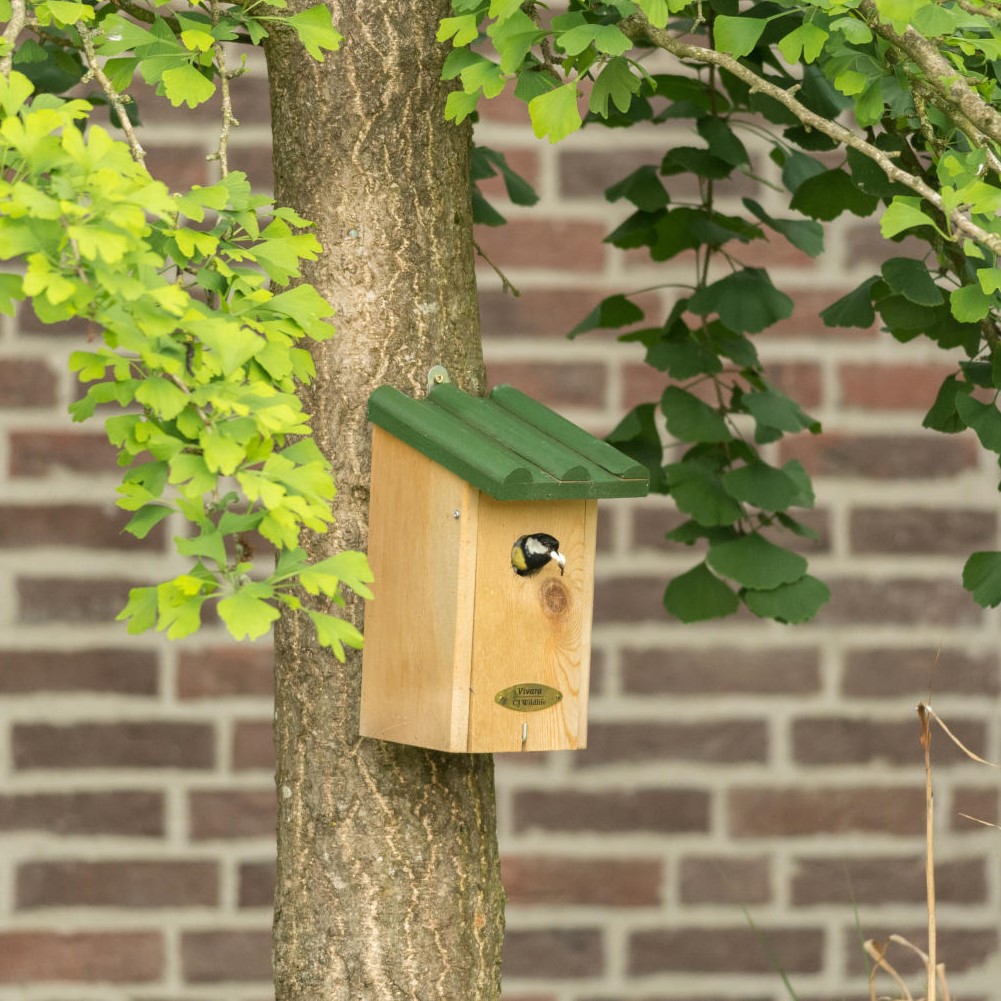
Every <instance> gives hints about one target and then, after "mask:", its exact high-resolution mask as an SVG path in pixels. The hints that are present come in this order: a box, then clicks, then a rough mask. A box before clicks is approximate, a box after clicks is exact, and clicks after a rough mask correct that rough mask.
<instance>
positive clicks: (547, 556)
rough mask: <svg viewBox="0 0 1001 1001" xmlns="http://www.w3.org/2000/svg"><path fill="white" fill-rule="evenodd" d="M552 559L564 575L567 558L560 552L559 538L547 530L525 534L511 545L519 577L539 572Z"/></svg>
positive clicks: (512, 563)
mask: <svg viewBox="0 0 1001 1001" xmlns="http://www.w3.org/2000/svg"><path fill="white" fill-rule="evenodd" d="M550 560H552V561H553V562H554V563H556V564H557V565H558V566H559V568H560V576H562V575H563V571H564V569H565V568H566V565H567V558H566V557H565V556H564V555H563V554H562V553H561V552H560V542H559V539H554V538H553V537H552V536H551V535H547V534H546V533H545V532H535V533H534V534H532V535H523V536H522V537H521V538H520V539H518V540H517V541H516V542H515V544H514V545H513V546H512V547H511V566H513V567H514V572H515V573H516V574H517V575H518V576H519V577H529V576H531V575H532V574H534V573H538V571H540V570H541V569H542V568H543V567H544V566H545V565H546V564H547V563H548V562H549V561H550Z"/></svg>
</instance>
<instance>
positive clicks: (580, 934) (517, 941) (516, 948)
mask: <svg viewBox="0 0 1001 1001" xmlns="http://www.w3.org/2000/svg"><path fill="white" fill-rule="evenodd" d="M604 969H605V943H604V936H603V935H602V933H601V931H600V930H599V929H597V928H541V929H533V930H532V931H509V932H508V933H507V934H506V935H505V936H504V978H505V979H507V978H508V977H510V978H518V977H523V978H526V979H532V980H577V979H583V978H585V977H596V976H599V975H600V974H601V973H603V972H604Z"/></svg>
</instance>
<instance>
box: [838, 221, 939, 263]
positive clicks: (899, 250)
mask: <svg viewBox="0 0 1001 1001" xmlns="http://www.w3.org/2000/svg"><path fill="white" fill-rule="evenodd" d="M845 253H846V256H847V260H848V261H850V262H851V265H852V267H856V268H861V267H865V266H866V265H867V264H868V265H871V266H872V267H873V270H876V269H877V268H878V267H879V266H880V265H881V264H882V263H883V261H885V260H886V259H887V258H889V257H916V258H923V257H924V256H925V255H926V254H927V253H928V244H926V243H923V242H922V241H920V240H918V239H917V238H916V237H911V236H908V237H905V238H904V239H903V240H901V241H900V242H899V243H897V242H891V241H889V240H885V239H883V237H882V236H881V235H880V232H879V229H878V228H877V227H876V226H873V225H872V224H871V223H864V222H859V223H858V224H857V225H854V226H853V225H849V226H848V227H847V231H846V233H845Z"/></svg>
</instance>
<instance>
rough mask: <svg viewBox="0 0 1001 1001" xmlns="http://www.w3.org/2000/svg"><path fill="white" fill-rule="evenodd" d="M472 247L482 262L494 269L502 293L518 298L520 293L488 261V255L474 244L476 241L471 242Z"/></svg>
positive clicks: (499, 270)
mask: <svg viewBox="0 0 1001 1001" xmlns="http://www.w3.org/2000/svg"><path fill="white" fill-rule="evenodd" d="M473 246H474V247H475V248H476V253H477V254H479V255H480V257H482V258H483V260H485V261H486V262H487V264H489V265H490V267H492V268H493V269H494V272H495V273H496V274H497V277H498V278H500V280H501V290H502V291H504V292H510V293H511V295H513V296H514V297H515V299H517V298H519V296H520V295H521V292H520V291H519V290H518V289H517V288H515V286H514V285H512V284H511V280H510V278H508V276H507V275H506V274H504V272H503V271H501V269H500V268H499V267H497V265H496V264H494V262H493V261H492V260H490V255H489V254H487V253H486V251H485V250H484V249H483V248H482V247H481V246H480V245H479V243H477V242H476V240H473Z"/></svg>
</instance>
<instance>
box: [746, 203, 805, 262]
mask: <svg viewBox="0 0 1001 1001" xmlns="http://www.w3.org/2000/svg"><path fill="white" fill-rule="evenodd" d="M744 205H745V206H746V207H747V208H748V209H749V210H750V211H751V212H752V213H753V214H754V215H755V216H757V218H759V219H760V220H761V221H762V222H763V223H765V225H766V226H770V227H771V228H772V229H774V230H775V232H776V233H780V234H781V235H782V236H784V237H785V238H786V239H787V240H788V241H789V242H790V243H791V244H792V245H793V246H794V247H797V248H799V249H800V250H802V251H803V253H804V254H809V255H810V257H816V256H817V255H818V254H822V253H823V251H824V227H823V226H821V225H820V223H818V222H813V220H811V219H773V218H772V217H771V216H770V215H768V213H767V212H765V210H764V209H763V208H762V207H761V206H760V205H759V204H758V203H757V202H756V201H755V200H754V199H753V198H745V199H744Z"/></svg>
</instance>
